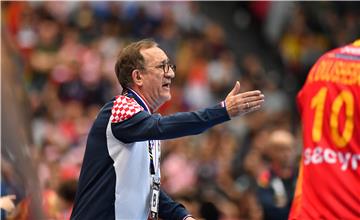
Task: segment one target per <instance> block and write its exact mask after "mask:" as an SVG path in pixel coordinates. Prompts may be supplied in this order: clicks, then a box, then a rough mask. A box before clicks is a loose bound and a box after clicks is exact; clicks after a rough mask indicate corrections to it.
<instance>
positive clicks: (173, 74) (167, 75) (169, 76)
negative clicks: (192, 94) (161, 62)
mask: <svg viewBox="0 0 360 220" xmlns="http://www.w3.org/2000/svg"><path fill="white" fill-rule="evenodd" d="M165 76H166V77H168V78H172V79H173V78H175V71H174V70H173V69H172V68H169V71H168V72H167V73H166V74H165Z"/></svg>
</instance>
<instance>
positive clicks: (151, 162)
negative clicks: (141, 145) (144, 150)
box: [148, 141, 155, 175]
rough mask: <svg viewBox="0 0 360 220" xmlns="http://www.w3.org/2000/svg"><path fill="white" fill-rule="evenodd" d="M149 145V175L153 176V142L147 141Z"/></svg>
mask: <svg viewBox="0 0 360 220" xmlns="http://www.w3.org/2000/svg"><path fill="white" fill-rule="evenodd" d="M148 143H149V156H150V174H151V175H155V165H154V156H153V153H152V148H153V147H155V146H154V145H155V144H154V142H153V141H148Z"/></svg>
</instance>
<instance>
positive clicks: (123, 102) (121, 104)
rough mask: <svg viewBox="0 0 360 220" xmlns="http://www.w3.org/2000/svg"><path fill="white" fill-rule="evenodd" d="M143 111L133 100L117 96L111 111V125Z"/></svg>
mask: <svg viewBox="0 0 360 220" xmlns="http://www.w3.org/2000/svg"><path fill="white" fill-rule="evenodd" d="M143 110H144V109H143V107H141V106H140V105H139V104H138V103H137V102H136V101H135V100H134V99H133V98H129V97H127V96H122V95H119V96H117V97H116V99H115V101H114V105H113V107H112V109H111V117H110V120H111V123H119V122H122V121H125V120H127V119H129V118H131V117H132V116H133V115H135V114H136V113H138V112H139V111H143Z"/></svg>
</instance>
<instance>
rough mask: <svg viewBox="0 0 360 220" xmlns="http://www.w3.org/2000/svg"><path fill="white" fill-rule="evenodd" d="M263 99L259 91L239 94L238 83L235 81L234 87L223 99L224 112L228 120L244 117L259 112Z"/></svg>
mask: <svg viewBox="0 0 360 220" xmlns="http://www.w3.org/2000/svg"><path fill="white" fill-rule="evenodd" d="M264 97H265V96H264V95H263V94H262V93H261V91H259V90H253V91H248V92H243V93H240V83H239V81H236V84H235V87H234V88H233V89H232V90H231V92H230V93H229V94H228V95H227V96H226V98H225V106H226V110H227V112H228V114H229V116H230V118H233V117H236V116H241V115H245V114H247V113H249V112H253V111H256V110H259V109H260V107H261V104H262V103H263V102H264Z"/></svg>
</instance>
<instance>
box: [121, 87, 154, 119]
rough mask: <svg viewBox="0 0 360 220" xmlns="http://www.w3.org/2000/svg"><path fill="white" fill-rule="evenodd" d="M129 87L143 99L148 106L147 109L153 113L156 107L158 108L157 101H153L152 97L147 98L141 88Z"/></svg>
mask: <svg viewBox="0 0 360 220" xmlns="http://www.w3.org/2000/svg"><path fill="white" fill-rule="evenodd" d="M128 89H129V90H131V91H132V92H133V93H135V95H136V96H138V97H139V98H140V99H141V101H142V102H143V103H144V105H145V106H146V107H147V110H148V111H149V113H153V112H154V111H156V109H158V107H157V105H156V104H155V102H151V99H149V98H146V97H145V96H144V95H143V93H142V92H141V91H140V90H139V89H136V88H128Z"/></svg>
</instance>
